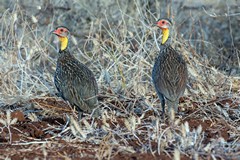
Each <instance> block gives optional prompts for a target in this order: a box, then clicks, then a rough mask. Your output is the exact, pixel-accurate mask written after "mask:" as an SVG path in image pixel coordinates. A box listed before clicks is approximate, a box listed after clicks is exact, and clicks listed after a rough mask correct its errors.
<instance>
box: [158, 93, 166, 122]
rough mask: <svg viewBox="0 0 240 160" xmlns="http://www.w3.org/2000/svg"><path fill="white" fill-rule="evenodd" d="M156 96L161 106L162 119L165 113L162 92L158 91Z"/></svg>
mask: <svg viewBox="0 0 240 160" xmlns="http://www.w3.org/2000/svg"><path fill="white" fill-rule="evenodd" d="M158 97H159V99H160V102H161V106H162V119H163V120H164V114H165V98H164V96H163V94H161V93H159V94H158Z"/></svg>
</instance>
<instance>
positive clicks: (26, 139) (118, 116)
mask: <svg viewBox="0 0 240 160" xmlns="http://www.w3.org/2000/svg"><path fill="white" fill-rule="evenodd" d="M30 2H31V3H30ZM214 2H215V3H213V2H212V1H211V2H210V1H209V2H208V1H205V2H204V3H205V4H202V3H200V2H195V3H191V4H187V3H186V2H185V1H176V2H175V1H174V3H172V6H171V7H172V10H173V11H174V12H173V20H174V28H173V29H174V31H175V32H173V35H172V36H173V37H174V45H175V46H176V47H177V48H178V49H179V50H180V51H181V53H182V54H183V56H184V58H185V60H186V62H187V64H188V71H189V79H188V87H187V89H186V91H185V94H184V96H183V97H182V98H181V99H180V104H179V111H180V112H181V114H180V115H178V116H176V119H175V122H174V123H169V122H168V121H167V120H162V119H161V118H160V117H159V116H158V115H157V114H156V113H157V112H160V110H161V108H160V106H161V105H160V101H159V99H158V97H157V95H156V93H155V90H154V88H153V85H152V80H151V70H152V65H153V63H154V58H155V57H156V55H157V52H158V43H159V42H160V38H161V37H160V31H159V30H157V28H154V27H153V25H152V24H153V23H154V22H155V21H156V20H157V19H158V18H159V17H161V13H160V10H161V11H163V8H164V7H166V6H165V4H163V3H161V2H159V1H158V0H148V1H143V0H136V1H108V0H104V1H98V0H88V1H85V0H83V1H81V2H80V1H74V0H69V1H65V0H61V1H53V2H52V1H36V2H32V1H29V0H25V1H15V0H13V1H11V2H9V1H7V0H6V1H5V0H3V1H2V2H0V3H1V7H0V9H1V16H0V22H1V25H0V38H1V42H0V77H1V78H0V85H1V87H0V106H1V107H0V110H1V112H0V159H23V158H26V159H33V158H34V157H38V158H46V159H172V158H174V159H239V158H240V156H239V155H240V116H239V115H240V108H239V107H240V98H239V97H240V87H239V86H240V77H239V75H240V69H239V66H240V61H239V49H240V48H239V46H240V34H239V33H240V32H239V31H238V30H239V20H240V13H239V6H240V3H239V2H237V1H234V0H229V1H227V2H225V1H221V0H220V1H215V0H214ZM202 5H204V6H202ZM200 6H201V7H200ZM59 25H64V26H67V27H68V28H69V30H70V31H71V33H72V37H71V41H70V48H69V49H70V50H71V52H72V53H74V56H75V57H76V58H78V59H79V60H81V61H82V62H83V63H85V64H86V65H87V66H88V67H89V68H90V69H91V70H92V71H93V72H94V74H95V77H96V79H97V82H98V87H99V92H100V94H99V102H100V106H99V107H100V108H101V111H102V115H101V117H100V118H99V119H97V118H91V115H88V114H86V115H85V117H84V118H83V119H82V120H81V121H80V122H77V113H76V112H75V111H74V109H72V108H71V107H70V106H69V104H68V103H67V102H64V101H63V100H62V99H61V98H58V97H57V96H56V95H55V93H56V89H55V86H54V83H53V73H54V69H55V67H56V58H57V49H56V48H57V47H56V46H55V45H54V41H55V40H54V39H53V38H54V37H53V36H52V35H51V34H50V31H52V30H53V29H54V28H55V27H56V26H59ZM10 112H11V114H10ZM16 120H17V121H16Z"/></svg>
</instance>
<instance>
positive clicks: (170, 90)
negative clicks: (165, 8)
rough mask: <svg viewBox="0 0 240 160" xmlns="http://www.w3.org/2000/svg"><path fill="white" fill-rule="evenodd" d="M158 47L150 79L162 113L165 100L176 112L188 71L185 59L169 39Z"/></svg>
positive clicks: (169, 107)
mask: <svg viewBox="0 0 240 160" xmlns="http://www.w3.org/2000/svg"><path fill="white" fill-rule="evenodd" d="M165 23H166V22H165ZM160 49H161V50H160V52H159V54H158V56H157V58H156V60H155V64H154V66H153V70H152V79H153V84H154V87H155V89H156V92H157V94H158V97H159V99H160V101H161V105H162V110H163V115H164V111H165V100H166V102H167V106H168V111H170V109H171V108H173V109H174V110H175V112H177V109H178V102H179V98H180V97H181V96H182V95H183V93H184V91H185V88H186V83H187V77H188V73H187V65H186V63H185V61H184V60H183V58H182V56H181V55H180V53H178V52H177V51H176V50H175V49H173V48H172V47H171V45H170V41H167V42H166V43H164V44H161V46H160Z"/></svg>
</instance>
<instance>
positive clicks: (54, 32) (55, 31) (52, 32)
mask: <svg viewBox="0 0 240 160" xmlns="http://www.w3.org/2000/svg"><path fill="white" fill-rule="evenodd" d="M50 33H51V34H56V35H59V33H58V32H57V30H53V31H51V32H50Z"/></svg>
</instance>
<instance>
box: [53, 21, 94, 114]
mask: <svg viewBox="0 0 240 160" xmlns="http://www.w3.org/2000/svg"><path fill="white" fill-rule="evenodd" d="M52 33H53V34H55V35H56V36H57V37H58V39H59V44H60V49H59V57H58V60H57V67H56V71H55V75H54V83H55V86H56V88H57V90H58V92H59V93H58V95H59V96H60V97H62V98H63V99H64V100H67V101H69V103H70V104H71V105H72V106H75V107H76V109H77V110H78V118H79V119H81V117H82V113H83V112H86V113H91V112H92V111H93V110H94V109H95V108H96V107H97V105H98V100H97V95H98V87H97V82H96V79H95V78H94V74H93V72H92V71H91V70H90V69H88V67H87V66H85V65H84V64H83V63H81V62H80V61H78V60H77V59H76V58H75V57H74V56H73V55H72V54H71V53H70V52H69V50H68V48H67V47H68V36H69V34H70V32H69V30H68V29H67V28H66V27H62V26H60V27H57V28H56V29H55V30H54V31H53V32H52ZM93 115H94V116H98V115H99V111H98V110H96V111H95V112H94V114H93Z"/></svg>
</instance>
